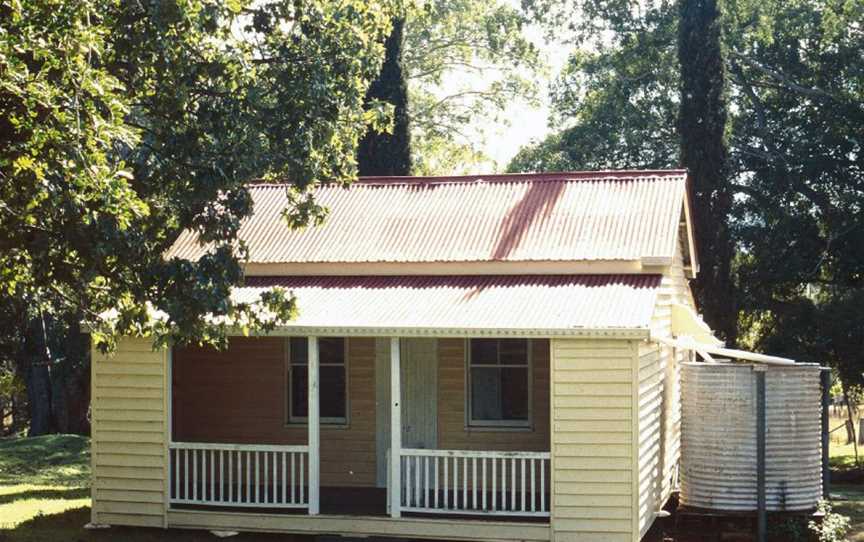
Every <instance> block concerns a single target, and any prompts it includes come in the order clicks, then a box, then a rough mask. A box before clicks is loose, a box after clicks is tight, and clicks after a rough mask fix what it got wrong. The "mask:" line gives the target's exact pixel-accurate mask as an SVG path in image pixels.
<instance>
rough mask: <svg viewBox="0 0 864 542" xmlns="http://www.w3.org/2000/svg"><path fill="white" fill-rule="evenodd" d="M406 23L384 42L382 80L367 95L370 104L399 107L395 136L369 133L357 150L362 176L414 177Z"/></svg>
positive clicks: (395, 22)
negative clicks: (404, 66) (404, 54)
mask: <svg viewBox="0 0 864 542" xmlns="http://www.w3.org/2000/svg"><path fill="white" fill-rule="evenodd" d="M404 27H405V19H404V18H397V19H394V20H393V31H392V32H391V33H390V36H388V37H387V40H386V41H385V42H384V46H385V48H386V56H385V57H384V64H383V65H382V66H381V73H380V74H379V75H378V79H376V80H375V81H373V82H372V84H371V85H370V86H369V90H368V91H367V92H366V101H367V102H368V101H370V100H373V99H378V100H381V101H383V102H387V103H391V104H393V106H394V107H395V111H394V116H395V118H394V124H393V133H392V134H388V133H382V132H377V131H375V130H374V129H371V128H370V129H369V131H368V132H366V135H365V136H364V137H363V139H362V140H361V141H360V145H359V147H358V149H357V168H358V171H359V173H360V175H361V176H369V175H410V174H411V134H410V132H409V126H408V85H407V84H406V82H405V76H404V74H403V73H402V44H403V37H402V33H403V30H404Z"/></svg>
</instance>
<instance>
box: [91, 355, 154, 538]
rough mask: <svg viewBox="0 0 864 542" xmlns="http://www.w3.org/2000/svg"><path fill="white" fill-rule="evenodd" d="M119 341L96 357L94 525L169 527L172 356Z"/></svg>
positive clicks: (93, 458) (93, 463)
mask: <svg viewBox="0 0 864 542" xmlns="http://www.w3.org/2000/svg"><path fill="white" fill-rule="evenodd" d="M152 344H153V343H152V342H151V341H150V340H149V339H131V338H124V339H121V340H120V342H119V343H118V345H117V351H116V352H115V353H114V354H112V355H105V354H102V353H101V352H99V351H98V350H96V349H93V351H92V358H91V359H92V379H93V381H92V388H91V389H92V400H91V408H92V417H93V420H92V422H93V425H92V436H93V438H92V450H91V453H92V459H91V461H92V465H93V475H92V476H93V487H92V495H93V511H92V521H93V522H94V523H105V524H109V525H110V524H116V525H134V526H143V527H164V526H165V503H166V502H167V498H166V490H167V483H168V482H167V481H168V472H167V470H168V465H167V460H168V454H167V443H168V435H167V431H168V416H167V412H168V396H167V393H166V390H167V389H168V385H167V370H166V369H167V366H168V351H167V350H159V351H153V346H152Z"/></svg>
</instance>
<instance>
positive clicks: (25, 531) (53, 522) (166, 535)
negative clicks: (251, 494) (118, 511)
mask: <svg viewBox="0 0 864 542" xmlns="http://www.w3.org/2000/svg"><path fill="white" fill-rule="evenodd" d="M89 522H90V507H89V506H85V507H81V508H75V509H71V510H66V511H64V512H62V513H59V514H46V515H40V516H37V517H34V518H33V519H29V520H27V521H24V522H22V523H20V524H19V525H18V526H16V527H15V528H13V529H6V530H3V529H0V542H45V541H48V540H51V541H54V540H57V541H63V542H108V541H115V540H122V541H123V542H180V541H182V542H214V541H215V540H219V538H217V537H215V536H214V535H213V534H211V533H210V532H208V531H190V530H184V529H154V528H144V527H110V528H108V529H96V530H88V529H85V528H84V525H86V524H87V523H89ZM225 540H230V541H231V542H276V541H277V540H278V541H280V542H312V540H313V537H309V536H290V535H278V534H266V533H240V534H239V535H237V536H233V537H230V538H227V539H225Z"/></svg>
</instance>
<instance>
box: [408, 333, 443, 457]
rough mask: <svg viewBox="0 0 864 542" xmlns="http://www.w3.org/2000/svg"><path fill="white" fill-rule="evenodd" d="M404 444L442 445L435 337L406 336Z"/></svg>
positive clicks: (409, 446)
mask: <svg viewBox="0 0 864 542" xmlns="http://www.w3.org/2000/svg"><path fill="white" fill-rule="evenodd" d="M401 344H402V360H401V361H402V447H403V448H428V449H432V448H436V447H437V446H438V356H437V352H436V341H435V339H413V338H412V339H402V341H401Z"/></svg>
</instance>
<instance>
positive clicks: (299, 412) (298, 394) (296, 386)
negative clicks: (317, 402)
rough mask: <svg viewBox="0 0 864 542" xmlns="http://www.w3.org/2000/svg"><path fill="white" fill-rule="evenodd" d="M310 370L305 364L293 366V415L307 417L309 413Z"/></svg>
mask: <svg viewBox="0 0 864 542" xmlns="http://www.w3.org/2000/svg"><path fill="white" fill-rule="evenodd" d="M308 379H309V371H308V368H307V367H306V366H305V365H294V366H293V367H291V415H292V416H294V417H295V418H305V417H306V416H307V415H308V414H309V395H308V393H307V392H308V390H309V380H308Z"/></svg>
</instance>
